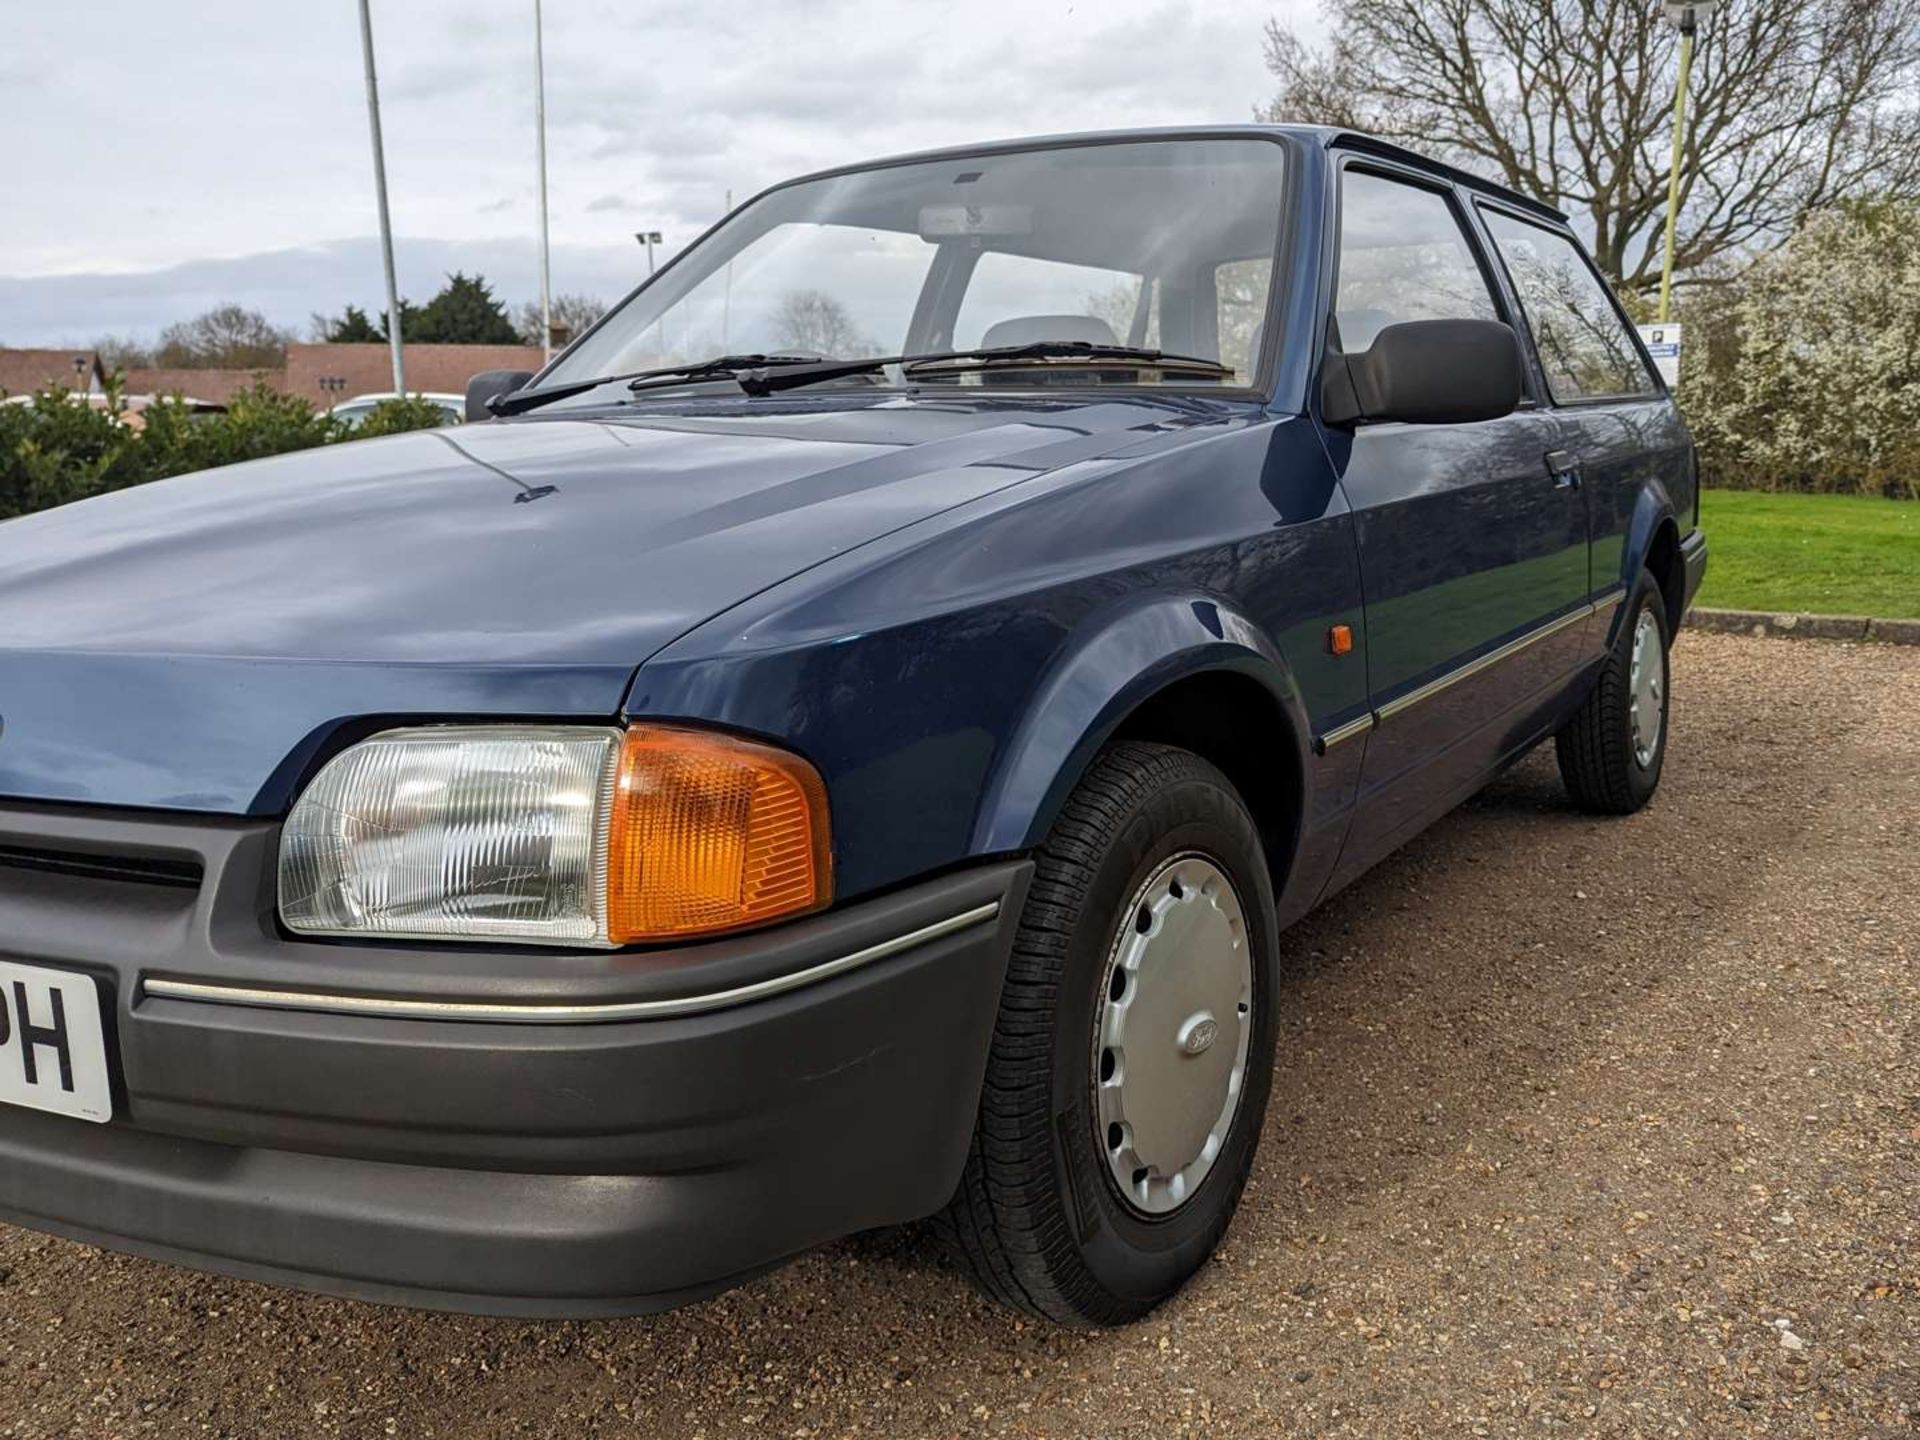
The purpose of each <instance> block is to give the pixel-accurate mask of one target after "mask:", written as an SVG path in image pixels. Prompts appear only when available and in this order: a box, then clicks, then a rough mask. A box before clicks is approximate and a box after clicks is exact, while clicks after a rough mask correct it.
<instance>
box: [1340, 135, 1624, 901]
mask: <svg viewBox="0 0 1920 1440" xmlns="http://www.w3.org/2000/svg"><path fill="white" fill-rule="evenodd" d="M1338 227H1339V228H1338V242H1337V249H1336V255H1335V265H1336V273H1335V276H1334V280H1333V317H1332V323H1331V326H1330V330H1329V340H1330V343H1331V344H1335V345H1338V346H1340V347H1342V348H1344V349H1345V350H1346V351H1348V352H1349V353H1357V352H1359V351H1361V350H1364V349H1366V348H1367V347H1368V346H1369V345H1370V344H1371V343H1372V341H1373V338H1374V336H1375V335H1377V334H1378V333H1379V331H1380V330H1381V329H1383V328H1384V327H1385V326H1387V325H1391V324H1398V323H1401V322H1403V321H1410V320H1437V319H1483V320H1504V321H1508V322H1509V323H1511V319H1512V317H1511V316H1510V314H1509V313H1508V307H1507V302H1506V300H1505V298H1504V295H1503V292H1501V290H1500V289H1499V287H1498V286H1497V285H1496V284H1494V282H1493V278H1492V271H1491V268H1490V267H1489V265H1488V264H1487V263H1486V260H1485V258H1484V256H1483V254H1482V252H1481V250H1480V247H1479V244H1478V242H1477V240H1476V239H1475V237H1474V235H1473V234H1472V232H1471V230H1470V228H1469V226H1468V225H1467V223H1466V221H1465V215H1464V212H1463V210H1462V208H1461V203H1460V200H1459V198H1458V196H1457V195H1456V194H1455V193H1454V192H1453V190H1452V188H1451V187H1450V186H1448V185H1446V184H1444V183H1442V182H1440V181H1438V180H1435V179H1431V178H1428V177H1425V176H1422V175H1420V174H1418V173H1417V172H1411V171H1403V170H1399V169H1397V168H1394V169H1389V168H1386V167H1376V166H1375V164H1374V162H1372V161H1367V162H1365V163H1364V164H1363V163H1359V162H1349V163H1348V164H1347V165H1346V166H1345V167H1344V168H1343V170H1342V171H1341V174H1340V204H1339V218H1338ZM1533 383H1534V382H1532V381H1531V380H1530V381H1529V387H1530V389H1531V388H1532V387H1533ZM1328 437H1329V438H1328V445H1329V451H1330V453H1331V454H1332V456H1333V459H1334V463H1335V465H1336V468H1337V469H1338V470H1339V472H1340V477H1341V484H1342V486H1343V488H1344V490H1345V493H1346V497H1347V501H1348V503H1349V504H1350V505H1351V506H1352V509H1353V516H1354V533H1355V537H1356V541H1357V544H1358V547H1359V558H1360V569H1361V577H1362V583H1363V585H1364V588H1365V608H1366V654H1367V680H1368V688H1369V692H1370V694H1371V697H1372V704H1373V709H1374V713H1375V715H1376V717H1377V723H1376V725H1375V727H1374V729H1373V731H1372V733H1371V735H1370V736H1369V737H1368V740H1367V754H1366V760H1365V764H1364V766H1363V768H1362V775H1361V793H1360V805H1359V809H1358V813H1357V815H1356V819H1355V824H1354V831H1353V834H1352V837H1351V838H1350V840H1349V846H1348V855H1349V858H1350V859H1351V861H1352V862H1353V864H1354V865H1355V866H1358V865H1364V864H1367V863H1370V862H1371V860H1372V859H1374V858H1376V857H1377V856H1378V855H1379V854H1381V853H1383V852H1384V851H1385V850H1387V849H1390V848H1391V847H1392V846H1393V845H1396V844H1398V843H1399V842H1400V841H1401V840H1402V839H1404V838H1406V836H1407V835H1409V834H1411V833H1412V832H1413V831H1414V830H1416V829H1418V828H1419V826H1421V825H1422V824H1424V823H1426V822H1427V821H1428V820H1431V819H1432V818H1433V817H1434V815H1435V814H1437V813H1438V812H1439V811H1440V810H1442V809H1444V808H1445V807H1446V806H1448V805H1451V804H1453V803H1454V802H1456V801H1457V800H1459V799H1460V798H1462V796H1463V795H1464V793H1466V791H1467V790H1469V789H1470V788H1471V787H1472V786H1473V785H1474V784H1476V783H1478V781H1479V780H1480V779H1481V778H1483V777H1484V776H1485V775H1486V774H1487V773H1488V771H1489V770H1490V769H1491V768H1492V767H1493V766H1494V765H1496V764H1497V763H1498V762H1499V761H1500V760H1501V759H1502V758H1504V757H1505V756H1506V755H1507V754H1509V753H1511V751H1512V750H1513V749H1514V748H1516V747H1517V746H1518V745H1520V744H1522V743H1525V742H1526V741H1528V740H1531V739H1533V738H1535V735H1536V734H1537V731H1538V728H1539V724H1540V716H1541V714H1542V712H1543V708H1544V706H1545V705H1546V703H1547V702H1548V700H1549V699H1550V698H1551V696H1552V695H1553V694H1554V693H1555V690H1556V687H1557V685H1558V683H1559V682H1561V681H1563V680H1564V678H1565V677H1566V675H1567V674H1568V672H1569V671H1570V670H1571V669H1572V668H1573V666H1574V665H1575V664H1577V663H1578V659H1579V653H1580V650H1579V635H1578V629H1579V622H1580V621H1581V620H1583V619H1584V618H1585V614H1586V608H1587V591H1588V581H1587V564H1588V559H1587V513H1586V504H1585V500H1584V497H1583V495H1582V493H1581V490H1580V488H1579V485H1578V479H1577V475H1576V474H1575V473H1574V467H1573V466H1572V465H1571V464H1570V463H1568V459H1567V457H1566V456H1565V454H1564V453H1563V451H1562V446H1561V443H1560V441H1561V437H1560V432H1559V431H1558V429H1557V428H1556V423H1555V420H1554V417H1553V416H1552V414H1551V413H1549V412H1548V411H1547V409H1546V408H1545V407H1543V406H1541V405H1540V404H1539V403H1538V397H1537V395H1535V394H1529V395H1528V396H1527V398H1526V400H1525V402H1524V403H1523V404H1522V405H1521V407H1520V408H1519V409H1518V410H1517V411H1515V412H1514V413H1513V414H1510V415H1507V416H1504V417H1502V418H1500V419H1497V420H1488V421H1480V422H1474V423H1467V424H1454V425H1410V424H1403V423H1398V422H1393V423H1381V424H1364V423H1363V424H1361V425H1359V426H1357V427H1354V428H1352V429H1351V430H1350V431H1340V430H1330V431H1329V432H1328ZM1343 868H1344V867H1343Z"/></svg>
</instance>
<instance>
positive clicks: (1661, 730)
mask: <svg viewBox="0 0 1920 1440" xmlns="http://www.w3.org/2000/svg"><path fill="white" fill-rule="evenodd" d="M1669 643H1670V637H1669V636H1668V634H1667V610H1666V604H1665V602H1664V600H1663V599H1662V597H1661V594H1660V587H1659V586H1658V585H1657V584H1655V583H1654V579H1653V576H1652V575H1650V574H1648V573H1647V572H1646V571H1644V570H1642V571H1641V572H1640V579H1639V582H1638V583H1637V584H1636V585H1635V586H1634V587H1633V590H1632V592H1631V593H1630V594H1629V595H1628V597H1627V604H1626V611H1625V617H1624V619H1623V621H1622V623H1621V626H1620V633H1619V634H1618V635H1616V636H1615V637H1614V642H1613V648H1612V650H1610V651H1609V652H1608V654H1607V659H1606V663H1605V664H1604V665H1603V666H1602V667H1601V670H1600V674H1599V676H1598V678H1597V679H1596V680H1595V681H1594V685H1593V689H1592V691H1591V692H1590V693H1589V694H1588V696H1587V699H1586V703H1585V704H1583V705H1582V706H1581V707H1580V709H1579V710H1578V711H1576V712H1575V714H1574V716H1573V718H1572V719H1571V720H1569V721H1567V723H1566V724H1565V726H1563V727H1562V728H1561V730H1560V733H1559V735H1557V736H1556V737H1555V748H1556V750H1557V751H1558V753H1559V759H1560V777H1561V779H1563V780H1564V781H1565V782H1566V786H1567V792H1568V793H1569V794H1570V795H1572V797H1573V800H1574V803H1575V804H1577V805H1578V806H1580V808H1581V809H1583V810H1591V811H1594V812H1595V813H1597V814H1602V815H1630V814H1632V813H1633V812H1634V811H1635V810H1638V809H1639V808H1640V807H1641V806H1642V805H1644V804H1646V803H1647V801H1648V800H1650V799H1652V798H1653V792H1654V791H1655V790H1656V789H1657V788H1659V785H1660V771H1661V768H1662V767H1663V766H1664V765H1665V764H1666V759H1667V691H1668V684H1667V649H1668V645H1669Z"/></svg>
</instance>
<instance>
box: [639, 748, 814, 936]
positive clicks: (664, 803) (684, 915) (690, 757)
mask: <svg viewBox="0 0 1920 1440" xmlns="http://www.w3.org/2000/svg"><path fill="white" fill-rule="evenodd" d="M832 853H833V852H832V848H831V844H830V841H829V837H828V828H827V792H826V787H825V786H824V785H823V784H822V783H821V781H820V776H819V774H818V773H817V772H816V771H815V770H814V768H813V767H812V766H811V765H809V764H807V762H806V761H804V760H802V759H800V758H799V757H798V756H796V755H789V754H787V753H786V752H785V751H782V750H776V749H774V748H773V747H772V746H768V745H760V744H756V743H755V742H753V741H751V740H742V739H737V738H735V737H733V736H729V735H716V734H710V733H707V732H703V731H698V730H677V729H674V730H669V729H661V728H655V727H649V726H636V727H635V728H633V729H631V730H629V731H627V733H626V736H625V739H624V741H623V742H622V745H621V751H620V768H619V773H618V775H617V777H616V779H615V782H614V796H613V814H612V823H611V825H610V826H609V829H608V836H607V938H608V939H610V940H611V941H612V942H613V943H614V944H616V945H630V944H634V943H637V942H640V941H646V940H671V939H677V938H681V937H685V936H689V935H708V934H712V933H714V932H715V931H720V930H738V929H741V928H743V927H745V926H749V925H760V924H764V923H766V922H767V921H769V920H777V919H781V918H784V917H786V916H791V915H799V914H803V913H805V912H806V911H809V910H817V909H820V908H821V907H822V906H824V905H826V904H827V903H828V902H829V901H830V900H831V899H832V898H833V859H832Z"/></svg>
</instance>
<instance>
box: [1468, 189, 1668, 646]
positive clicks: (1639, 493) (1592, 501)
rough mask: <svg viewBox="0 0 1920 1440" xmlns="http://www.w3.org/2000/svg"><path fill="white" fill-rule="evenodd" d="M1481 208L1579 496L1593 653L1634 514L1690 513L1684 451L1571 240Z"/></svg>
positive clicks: (1647, 371) (1643, 366)
mask: <svg viewBox="0 0 1920 1440" xmlns="http://www.w3.org/2000/svg"><path fill="white" fill-rule="evenodd" d="M1479 210H1480V221H1481V224H1482V225H1484V226H1485V227H1486V231H1487V235H1488V238H1489V239H1490V240H1491V241H1492V244H1493V249H1494V253H1495V254H1496V255H1497V256H1498V258H1499V260H1500V263H1501V264H1502V266H1503V267H1504V268H1505V270H1506V273H1507V276H1508V279H1509V281H1510V283H1511V286H1512V289H1513V292H1514V294H1515V296H1516V297H1517V299H1518V301H1519V304H1520V310H1521V314H1522V316H1523V318H1524V319H1525V321H1526V323H1527V327H1528V329H1529V330H1530V331H1531V332H1532V335H1533V342H1534V350H1535V352H1536V353H1537V354H1538V355H1539V358H1540V372H1541V380H1542V383H1543V384H1544V386H1545V389H1546V393H1547V399H1548V401H1549V402H1550V403H1551V404H1552V405H1553V407H1554V410H1555V414H1556V417H1557V418H1558V420H1559V423H1560V429H1561V433H1562V435H1563V437H1564V442H1563V443H1564V446H1565V449H1566V450H1567V451H1568V453H1569V455H1570V456H1571V457H1572V458H1573V460H1574V461H1575V462H1576V463H1577V464H1578V466H1579V474H1580V477H1581V482H1582V486H1583V488H1584V490H1585V492H1586V497H1587V509H1588V517H1589V525H1590V529H1591V534H1592V539H1593V551H1592V554H1593V563H1592V576H1591V586H1592V592H1593V598H1594V600H1595V601H1596V602H1597V603H1598V604H1599V605H1600V607H1601V613H1600V614H1599V615H1598V616H1597V617H1596V620H1595V623H1594V625H1593V626H1592V628H1591V633H1590V635H1589V647H1588V648H1589V650H1590V652H1591V653H1592V654H1594V655H1596V656H1597V655H1598V654H1599V653H1600V652H1601V651H1602V650H1604V648H1605V646H1606V643H1607V637H1608V635H1609V634H1610V631H1611V623H1612V618H1613V616H1612V611H1613V606H1614V605H1615V604H1616V603H1617V602H1618V601H1619V600H1620V599H1622V598H1624V595H1625V591H1626V584H1627V582H1628V581H1629V580H1630V579H1631V578H1632V577H1631V576H1630V575H1629V574H1628V573H1627V567H1628V564H1629V562H1630V561H1631V563H1634V564H1637V563H1638V561H1639V557H1638V556H1633V557H1629V556H1628V555H1627V554H1626V545H1627V541H1628V538H1629V535H1630V534H1631V532H1632V528H1633V523H1634V511H1635V509H1636V507H1637V506H1639V505H1640V504H1641V503H1642V501H1643V497H1644V496H1646V495H1647V494H1648V493H1649V491H1650V490H1655V489H1657V490H1660V491H1664V492H1665V495H1666V498H1667V499H1668V500H1670V501H1671V503H1672V505H1673V508H1674V510H1675V511H1676V512H1677V513H1678V514H1679V515H1681V516H1683V517H1690V516H1691V515H1692V513H1693V511H1694V483H1695V482H1694V474H1693V449H1692V445H1691V444H1690V442H1689V441H1688V439H1687V433H1686V427H1685V426H1684V425H1683V424H1682V423H1681V421H1680V415H1679V412H1678V410H1676V409H1675V407H1674V404H1673V401H1672V399H1671V397H1669V396H1668V395H1667V393H1666V390H1665V387H1664V386H1662V385H1661V383H1660V380H1659V377H1658V375H1657V374H1656V373H1655V371H1654V370H1653V367H1652V366H1651V365H1650V364H1649V363H1648V361H1647V359H1646V357H1645V355H1644V354H1643V353H1642V351H1641V348H1640V346H1639V345H1638V344H1636V343H1635V341H1634V338H1633V334H1632V332H1631V331H1630V330H1629V329H1628V328H1627V321H1626V317H1625V316H1624V315H1623V314H1622V313H1621V310H1620V307H1619V306H1618V305H1617V304H1616V303H1614V300H1613V297H1612V296H1611V295H1609V294H1608V293H1607V289H1606V286H1605V284H1604V283H1603V282H1602V281H1601V279H1600V275H1599V272H1598V271H1596V270H1595V269H1594V267H1593V263H1592V261H1590V260H1589V259H1588V258H1587V256H1586V255H1585V253H1584V252H1583V251H1582V250H1581V249H1580V246H1579V244H1578V242H1576V241H1575V240H1574V238H1573V237H1572V236H1571V235H1568V234H1565V233H1564V232H1562V231H1560V230H1557V229H1554V228H1551V227H1549V226H1546V225H1543V224H1541V223H1539V222H1538V221H1536V220H1533V219H1530V218H1528V217H1526V216H1524V215H1521V214H1518V213H1516V212H1514V211H1512V210H1509V209H1508V208H1506V207H1505V206H1499V205H1494V204H1492V203H1489V202H1483V203H1482V204H1481V205H1480V206H1479ZM1686 523H1690V521H1683V525H1684V524H1686Z"/></svg>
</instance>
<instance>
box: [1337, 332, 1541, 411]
mask: <svg viewBox="0 0 1920 1440" xmlns="http://www.w3.org/2000/svg"><path fill="white" fill-rule="evenodd" d="M1520 369H1521V366H1520V341H1519V339H1518V337H1516V336H1515V335H1514V333H1513V328H1512V327H1511V326H1509V325H1503V324H1501V323H1500V322H1499V321H1498V320H1408V321H1406V322H1404V323H1402V324H1399V325H1389V326H1387V327H1386V329H1384V330H1382V331H1381V332H1380V333H1379V334H1378V335H1376V336H1374V338H1373V344H1372V345H1370V346H1368V347H1367V348H1366V349H1365V350H1363V351H1361V352H1360V353H1359V354H1358V355H1345V354H1342V353H1340V352H1339V351H1337V350H1329V351H1328V354H1327V364H1326V369H1325V372H1324V374H1323V376H1322V379H1321V392H1320V410H1321V414H1322V415H1323V416H1324V417H1325V418H1326V422H1327V423H1328V424H1329V425H1353V424H1357V423H1358V422H1360V421H1362V420H1404V421H1406V422H1407V423H1409V424H1413V425H1461V424H1465V423H1466V422H1468V421H1470V420H1498V419H1499V418H1500V417H1501V416H1502V415H1511V414H1512V413H1513V412H1514V410H1515V409H1516V408H1517V407H1518V406H1519V404H1520V395H1521V378H1520Z"/></svg>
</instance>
